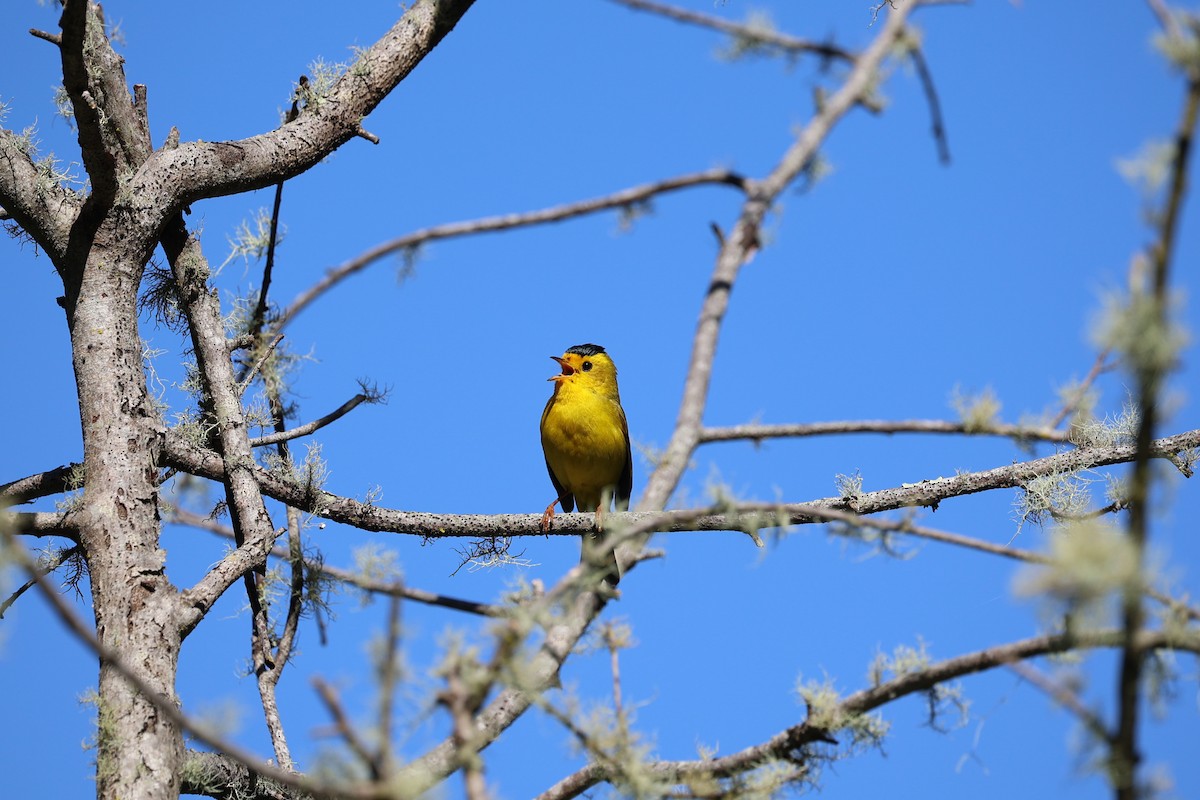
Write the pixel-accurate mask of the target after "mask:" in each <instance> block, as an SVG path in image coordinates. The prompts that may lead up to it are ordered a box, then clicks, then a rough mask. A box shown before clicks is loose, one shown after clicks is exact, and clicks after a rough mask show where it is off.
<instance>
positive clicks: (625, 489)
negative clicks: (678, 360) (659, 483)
mask: <svg viewBox="0 0 1200 800" xmlns="http://www.w3.org/2000/svg"><path fill="white" fill-rule="evenodd" d="M550 357H551V358H552V359H554V360H555V361H557V362H558V365H559V366H560V367H562V373H561V374H559V375H555V376H554V377H552V378H550V380H552V381H554V393H553V394H552V395H551V396H550V400H549V401H547V403H546V409H545V410H544V411H543V412H542V425H541V428H542V452H543V453H545V455H546V469H547V471H549V473H550V481H551V482H552V483H553V484H554V489H555V491H556V492H558V497H556V498H555V499H554V501H553V502H552V503H550V505H548V506H547V507H546V513H545V514H544V515H542V530H549V529H550V521H551V520H552V519H553V518H554V506H555V505H556V504H557V505H561V506H562V510H563V511H564V512H569V511H572V510H574V507H575V506H579V510H580V511H595V512H596V529H597V530H602V529H603V524H604V523H603V516H604V511H605V510H606V506H607V505H608V504H609V502H610V498H611V499H613V500H616V504H617V510H618V511H621V510H624V509H626V508H628V507H629V495H630V493H631V491H632V490H633V458H632V457H631V455H630V451H629V426H628V424H627V423H626V422H625V411H624V410H623V409H622V408H621V396H620V395H619V394H618V393H617V366H616V364H614V363H613V360H612V359H611V358H609V356H608V353H606V352H604V348H603V347H601V346H600V345H598V344H577V345H575V346H574V347H572V348H569V349H568V350H567V352H565V353H563V354H562V356H561V357H559V356H550ZM588 549H589V548H588V546H587V543H586V542H585V543H584V548H583V554H584V559H583V560H587V553H588ZM603 566H604V568H605V569H606V570H607V573H606V575H605V578H606V579H607V580H608V581H609V582H611V583H614V584H615V583H616V582H617V581H618V580H620V577H621V575H620V571H619V569H618V566H617V559H616V556H615V554H610V555H609V557H608V558H607V563H606V564H604V565H603Z"/></svg>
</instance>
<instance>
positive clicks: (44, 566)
mask: <svg viewBox="0 0 1200 800" xmlns="http://www.w3.org/2000/svg"><path fill="white" fill-rule="evenodd" d="M82 553H83V548H82V547H81V546H80V545H75V546H74V547H69V548H67V549H66V550H63V551H61V552H59V553H55V554H54V556H53V557H51V558H47V559H45V560H42V561H39V562H38V570H39V572H38V574H39V576H41V577H45V576H47V575H49V574H50V573H51V572H54V570H56V569H58V568H59V567H61V566H62V565H63V564H65V563H67V561H68V560H70V559H72V558H74V557H75V556H78V555H81V554H82ZM36 585H37V579H36V578H30V579H29V580H27V581H25V583H23V584H21V585H20V586H19V587H18V588H17V589H16V591H14V592H13V593H12V594H11V595H9V596H8V599H6V600H5V601H4V602H3V603H0V619H4V612H6V611H8V609H9V608H11V607H12V604H13V603H15V602H17V600H18V599H20V597H21V595H23V594H25V592H27V591H29V589H30V588H32V587H34V586H36Z"/></svg>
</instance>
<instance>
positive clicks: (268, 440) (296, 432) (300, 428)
mask: <svg viewBox="0 0 1200 800" xmlns="http://www.w3.org/2000/svg"><path fill="white" fill-rule="evenodd" d="M371 402H378V400H377V398H373V397H371V396H370V395H366V394H356V395H354V397H351V398H350V399H349V400H347V401H346V402H344V403H342V404H341V405H340V406H338V407H337V408H336V409H334V410H333V411H331V412H329V413H328V414H326V415H325V416H323V417H321V418H320V419H315V420H313V421H312V422H308V423H305V424H304V425H297V426H296V427H295V428H290V429H288V430H283V431H277V432H275V433H268V434H266V435H265V436H256V437H254V438H253V439H251V440H250V446H251V447H263V446H265V445H269V444H279V443H280V442H290V441H291V440H292V439H299V438H300V437H301V436H308V435H309V434H310V433H315V432H316V431H319V430H320V429H321V428H324V427H325V426H326V425H329V424H331V423H333V422H337V421H338V420H339V419H341V418H342V417H344V416H346V415H347V414H349V413H350V412H351V411H353V410H354V409H356V408H358V406H359V405H361V404H362V403H371ZM0 489H2V487H0Z"/></svg>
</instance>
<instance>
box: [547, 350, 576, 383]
mask: <svg viewBox="0 0 1200 800" xmlns="http://www.w3.org/2000/svg"><path fill="white" fill-rule="evenodd" d="M550 357H551V358H553V359H554V360H555V361H557V362H558V365H559V366H560V367H562V374H561V375H555V376H553V377H551V378H547V379H546V380H548V381H561V380H562V379H563V378H565V377H567V376H568V375H574V374H575V368H574V367H572V366H571V365H570V364H569V363H568V362H567V361H566V360H565V359H562V358H559V357H558V356H550Z"/></svg>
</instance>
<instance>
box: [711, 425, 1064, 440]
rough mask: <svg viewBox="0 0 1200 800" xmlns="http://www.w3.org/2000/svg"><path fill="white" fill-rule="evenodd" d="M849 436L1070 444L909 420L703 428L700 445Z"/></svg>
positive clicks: (993, 428) (1046, 430) (1030, 430)
mask: <svg viewBox="0 0 1200 800" xmlns="http://www.w3.org/2000/svg"><path fill="white" fill-rule="evenodd" d="M845 433H884V434H894V433H939V434H966V435H970V436H1003V437H1006V438H1009V439H1015V440H1017V441H1043V442H1055V443H1058V444H1066V443H1068V442H1069V439H1068V438H1067V434H1066V433H1065V432H1063V431H1058V430H1054V426H1049V425H1047V426H1041V427H1032V426H1028V425H1006V424H1000V423H997V424H995V425H987V426H983V427H976V426H970V425H967V424H965V423H962V422H950V421H947V420H937V419H909V420H896V421H892V420H874V419H868V420H852V421H846V422H809V423H797V424H780V425H762V424H747V425H730V426H727V427H720V428H715V427H714V428H707V427H706V428H701V429H700V436H699V442H700V443H705V442H729V441H736V440H740V439H749V440H751V441H755V442H761V441H763V440H764V439H781V438H795V437H806V436H830V435H834V434H845Z"/></svg>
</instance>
